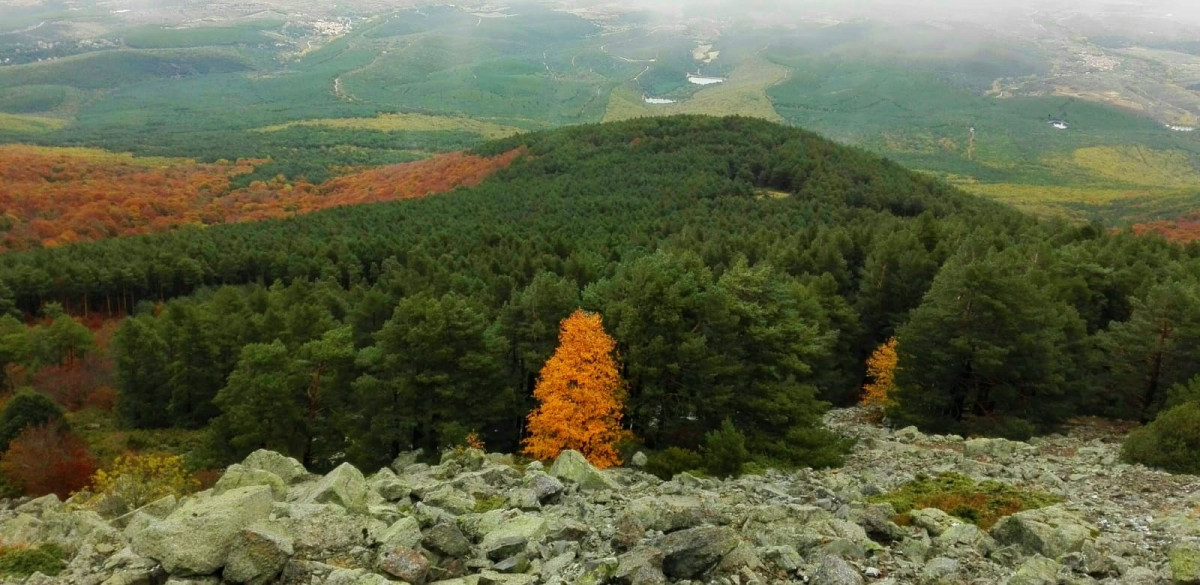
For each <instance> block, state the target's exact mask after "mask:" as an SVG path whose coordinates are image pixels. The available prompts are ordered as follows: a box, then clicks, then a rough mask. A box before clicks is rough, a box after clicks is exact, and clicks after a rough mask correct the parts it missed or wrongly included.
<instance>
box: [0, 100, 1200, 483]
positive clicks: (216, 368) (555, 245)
mask: <svg viewBox="0 0 1200 585" xmlns="http://www.w3.org/2000/svg"><path fill="white" fill-rule="evenodd" d="M512 152H520V153H521V154H520V155H518V158H517V159H516V160H515V162H513V163H512V164H511V165H510V166H508V167H506V168H504V169H502V170H499V171H497V172H496V173H495V174H493V175H492V176H491V177H490V178H488V179H486V180H485V181H484V182H483V183H482V184H480V185H478V186H475V187H472V188H460V189H457V190H455V191H453V192H451V193H449V194H446V195H443V196H439V197H432V198H427V199H420V200H414V201H400V202H388V203H376V204H370V205H357V206H351V207H340V208H336V209H329V210H325V211H319V212H316V213H312V214H309V215H304V216H297V217H289V218H286V219H272V220H267V221H262V222H254V223H243V224H229V225H218V226H213V227H208V228H204V229H200V228H183V229H180V230H177V231H174V232H169V233H161V234H154V235H145V236H136V237H129V238H119V239H114V240H106V241H101V242H93V243H84V244H77V245H71V246H64V247H59V248H53V249H39V250H32V251H27V252H17V253H9V254H5V255H0V282H3V283H4V285H5V287H6V289H7V290H5V291H4V296H5V299H6V301H7V306H8V307H10V308H11V312H13V313H14V314H19V313H25V314H27V315H38V314H41V312H42V311H43V307H45V306H47V304H48V303H56V304H57V305H51V306H62V307H66V308H67V309H68V310H70V311H74V312H80V313H82V312H85V311H98V310H104V311H109V310H111V311H113V312H121V311H126V310H128V311H131V312H132V316H131V317H130V318H128V319H126V320H125V321H124V322H123V324H122V325H121V326H120V328H119V329H118V330H117V331H116V332H115V334H114V338H113V341H112V352H113V355H114V356H115V362H116V373H115V376H116V379H117V386H118V398H117V410H118V412H119V413H120V415H121V417H122V420H123V421H124V423H125V424H127V425H130V426H132V427H135V428H164V427H179V428H191V429H199V428H207V429H209V436H210V437H211V438H212V439H213V440H212V441H210V443H211V448H210V449H209V453H207V456H208V457H209V458H210V459H209V460H210V461H211V462H213V463H225V462H230V461H234V460H237V459H239V458H241V457H243V456H245V454H246V453H248V452H250V451H252V450H254V449H257V448H260V447H266V448H270V449H275V450H279V451H282V452H285V453H288V454H291V455H294V456H296V457H298V458H300V459H301V460H302V461H303V462H304V463H305V464H307V465H309V466H312V467H315V468H318V469H321V468H328V467H329V466H331V465H332V464H334V463H336V462H337V461H338V460H340V459H342V458H343V457H344V458H348V459H350V460H352V461H354V462H356V463H358V464H361V465H380V464H385V463H387V462H389V461H390V460H391V459H392V458H393V457H394V456H395V455H397V454H398V453H400V452H401V451H406V450H409V449H412V448H424V449H425V450H426V452H436V451H437V450H439V449H441V448H444V447H446V446H448V445H455V444H462V443H463V442H464V441H465V440H466V437H467V436H468V435H469V434H471V433H472V432H474V433H477V435H478V437H479V438H480V439H481V440H482V441H484V442H486V444H487V445H488V446H489V448H494V449H497V450H506V451H511V450H515V449H517V447H518V444H519V442H520V440H521V439H522V436H523V423H524V421H525V416H526V414H527V413H528V412H529V411H530V409H531V408H532V406H533V404H532V390H533V387H534V384H535V382H536V378H537V372H538V371H539V369H540V368H541V367H542V365H543V364H544V363H545V362H546V360H547V358H549V357H550V355H551V354H552V353H553V351H554V349H555V346H556V341H557V330H558V324H559V322H560V320H562V319H563V318H564V317H566V316H567V315H569V314H571V313H572V312H573V311H575V310H576V309H577V308H581V307H582V308H584V309H585V310H588V311H594V312H598V313H599V314H601V315H602V316H603V319H604V326H605V328H606V329H607V331H608V333H609V334H611V336H612V337H613V338H614V339H615V340H616V343H617V351H618V354H619V359H620V364H621V365H620V368H621V375H622V377H623V379H624V380H625V381H626V385H627V393H628V399H627V402H626V412H625V417H624V423H625V427H626V428H627V429H628V430H629V431H630V432H631V435H630V436H629V437H628V438H627V440H628V441H629V442H630V443H631V444H641V445H644V446H645V447H646V448H649V449H651V450H652V451H655V452H659V453H668V454H671V455H669V456H670V457H681V458H685V459H686V457H687V451H682V450H681V449H683V450H694V449H697V448H699V447H700V445H701V444H702V443H703V442H704V440H705V433H707V432H709V431H712V430H713V429H718V428H721V427H722V423H723V422H724V421H729V422H730V423H731V424H732V426H733V427H734V428H735V429H736V431H737V433H740V434H741V435H743V436H744V438H745V445H746V447H747V449H748V450H749V453H750V454H751V455H752V456H753V457H754V458H756V459H757V460H759V461H761V462H763V463H767V464H779V465H814V466H820V465H833V464H836V463H837V462H838V461H839V456H840V452H841V449H842V448H843V445H842V444H840V443H839V441H837V440H835V438H834V435H832V434H831V433H829V432H828V431H826V430H825V429H824V428H823V427H822V426H821V424H820V415H821V413H822V412H823V410H824V408H825V407H826V403H827V402H834V403H847V402H853V401H856V400H857V399H858V394H859V391H860V390H859V389H860V388H861V387H862V384H863V382H864V373H865V367H864V362H865V361H866V358H867V357H868V356H869V355H870V354H871V353H872V352H873V351H874V350H875V348H876V347H877V346H879V345H880V344H883V343H885V342H886V341H887V340H888V339H889V338H891V337H893V336H895V337H896V338H897V340H898V342H897V344H896V351H897V354H898V365H897V367H896V369H895V382H896V387H897V388H896V390H895V391H894V392H893V393H892V395H891V397H890V400H891V406H890V411H889V414H890V416H891V417H892V418H893V420H894V421H896V422H897V423H898V424H909V423H912V424H917V425H919V426H920V427H922V428H923V429H927V430H930V431H938V432H950V431H952V432H959V433H980V434H998V435H1006V436H1028V435H1029V434H1032V433H1036V432H1042V431H1046V430H1050V429H1052V428H1054V427H1055V425H1057V424H1058V423H1060V422H1061V421H1063V420H1064V419H1065V418H1066V417H1068V416H1072V415H1075V414H1080V413H1090V414H1100V415H1111V416H1126V417H1128V416H1132V417H1135V418H1143V419H1147V420H1148V419H1150V418H1153V416H1154V415H1155V414H1156V413H1157V412H1158V410H1159V409H1160V408H1162V406H1163V405H1164V404H1167V403H1168V402H1169V401H1170V400H1173V399H1175V397H1176V395H1178V392H1177V391H1173V388H1174V387H1175V386H1176V385H1177V384H1183V383H1185V382H1187V381H1188V380H1189V379H1191V378H1193V377H1194V376H1196V375H1197V374H1198V373H1200V359H1198V358H1200V355H1197V354H1200V281H1198V279H1197V277H1196V275H1197V274H1200V259H1198V258H1197V255H1198V254H1200V250H1198V249H1197V248H1195V247H1192V248H1183V247H1180V246H1178V245H1174V244H1169V243H1167V242H1165V241H1163V240H1161V239H1158V238H1155V237H1144V236H1135V235H1133V234H1116V235H1113V234H1109V233H1108V232H1107V231H1106V230H1103V229H1099V228H1096V227H1093V226H1086V225H1085V226H1078V225H1069V224H1065V223H1051V222H1042V221H1038V220H1035V219H1032V218H1030V217H1027V216H1024V215H1022V214H1020V213H1018V212H1016V211H1014V210H1012V209H1009V208H1007V207H1004V206H1001V205H999V204H996V203H991V202H988V201H985V200H982V199H978V198H974V197H971V196H968V195H965V194H963V193H961V192H959V191H958V190H956V189H954V188H952V187H948V186H946V185H945V184H943V183H941V182H939V181H937V180H935V179H933V178H930V177H928V176H925V175H919V174H914V173H912V172H909V171H906V170H905V169H903V168H901V167H900V166H898V165H896V164H893V163H891V162H888V161H886V160H884V159H881V158H878V157H876V156H874V155H871V154H868V153H866V152H865V151H861V150H857V149H852V148H847V147H842V146H838V145H835V144H834V143H831V142H829V141H827V140H825V139H822V138H820V137H818V136H817V135H815V134H812V133H808V132H804V131H800V130H795V129H790V128H785V127H782V126H778V125H775V124H771V123H768V122H763V121H758V120H751V119H746V118H708V117H677V118H666V119H639V120H633V121H627V122H621V123H613V124H604V125H588V126H579V127H573V128H568V129H562V130H555V131H550V132H543V133H534V134H527V135H520V136H514V137H510V138H506V139H502V140H499V141H494V142H490V143H488V144H486V145H485V146H483V147H482V148H480V149H478V152H477V154H480V155H483V156H494V155H500V154H502V153H512ZM0 357H3V359H5V360H8V362H10V363H16V362H18V361H19V360H20V359H21V358H20V356H19V355H18V354H14V353H11V352H9V353H0ZM1173 392H1174V394H1173ZM668 448H675V449H670V450H669V449H668ZM660 457H667V456H666V455H660ZM660 464H661V465H663V466H666V467H669V466H670V464H671V462H670V461H660Z"/></svg>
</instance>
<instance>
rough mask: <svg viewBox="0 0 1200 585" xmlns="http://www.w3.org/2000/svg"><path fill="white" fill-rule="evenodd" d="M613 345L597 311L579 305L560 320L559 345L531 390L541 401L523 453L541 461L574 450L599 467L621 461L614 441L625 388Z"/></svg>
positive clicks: (618, 435) (532, 416) (531, 419)
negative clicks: (590, 311)
mask: <svg viewBox="0 0 1200 585" xmlns="http://www.w3.org/2000/svg"><path fill="white" fill-rule="evenodd" d="M616 345H617V343H616V341H614V340H613V338H612V337H610V336H609V335H608V334H607V333H605V332H604V325H603V323H602V322H601V319H600V315H597V314H595V313H586V312H584V311H582V310H577V311H575V312H574V313H572V314H571V316H570V317H567V318H566V319H563V322H562V325H561V326H560V329H559V335H558V349H557V350H555V351H554V355H553V356H551V357H550V359H549V360H547V361H546V365H545V366H544V367H542V372H541V376H540V378H539V380H538V383H537V387H535V388H534V390H533V396H534V398H537V400H538V403H539V404H538V407H537V408H536V409H534V411H533V412H531V413H529V437H528V438H527V439H525V454H526V455H529V456H530V457H533V458H535V459H542V460H545V459H553V458H555V457H557V456H558V454H559V453H561V452H562V451H564V450H566V449H574V450H576V451H579V452H580V453H582V454H583V456H584V457H587V459H588V461H590V462H591V463H592V465H595V466H596V467H599V468H601V469H604V468H606V467H612V466H613V465H620V464H621V459H620V457H619V456H618V455H617V450H616V443H617V441H618V440H620V439H621V435H622V433H621V424H620V423H621V409H622V405H623V402H624V389H623V385H622V384H621V377H620V374H619V373H618V372H617V362H616V359H615V358H614V356H613V354H614V351H615V350H616Z"/></svg>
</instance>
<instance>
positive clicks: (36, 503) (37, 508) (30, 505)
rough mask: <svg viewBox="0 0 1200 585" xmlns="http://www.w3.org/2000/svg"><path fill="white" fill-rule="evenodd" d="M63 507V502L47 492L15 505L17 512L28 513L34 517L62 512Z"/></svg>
mask: <svg viewBox="0 0 1200 585" xmlns="http://www.w3.org/2000/svg"><path fill="white" fill-rule="evenodd" d="M63 509H64V506H63V503H62V501H61V500H59V499H58V496H56V495H54V494H47V495H44V496H42V497H40V498H34V499H32V500H29V501H28V502H25V503H24V504H21V505H20V506H17V508H16V512H17V513H18V514H30V515H32V516H35V517H40V516H45V515H46V514H51V513H55V512H62V511H63Z"/></svg>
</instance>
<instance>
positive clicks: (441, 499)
mask: <svg viewBox="0 0 1200 585" xmlns="http://www.w3.org/2000/svg"><path fill="white" fill-rule="evenodd" d="M421 501H422V502H424V503H425V504H426V505H429V506H433V507H435V508H441V509H443V510H445V511H447V512H450V513H451V514H454V515H459V516H461V515H463V514H467V513H470V512H473V511H474V510H475V498H474V497H473V496H471V494H468V493H466V492H464V491H461V490H458V489H455V488H454V486H452V485H450V484H442V485H441V486H439V487H437V488H436V489H434V490H432V491H430V492H428V493H426V494H425V496H424V497H422V498H421Z"/></svg>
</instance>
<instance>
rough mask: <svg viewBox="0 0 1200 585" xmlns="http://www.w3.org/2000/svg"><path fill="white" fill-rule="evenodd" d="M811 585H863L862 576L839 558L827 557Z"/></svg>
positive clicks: (822, 560)
mask: <svg viewBox="0 0 1200 585" xmlns="http://www.w3.org/2000/svg"><path fill="white" fill-rule="evenodd" d="M809 583H810V584H811V585H863V578H862V575H859V574H858V571H855V570H854V567H851V566H850V564H849V563H847V562H846V561H843V560H842V559H841V558H839V557H835V556H832V555H826V556H825V557H822V558H821V565H820V566H819V567H818V568H817V572H816V573H814V574H813V576H812V579H811V580H810V581H809Z"/></svg>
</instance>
